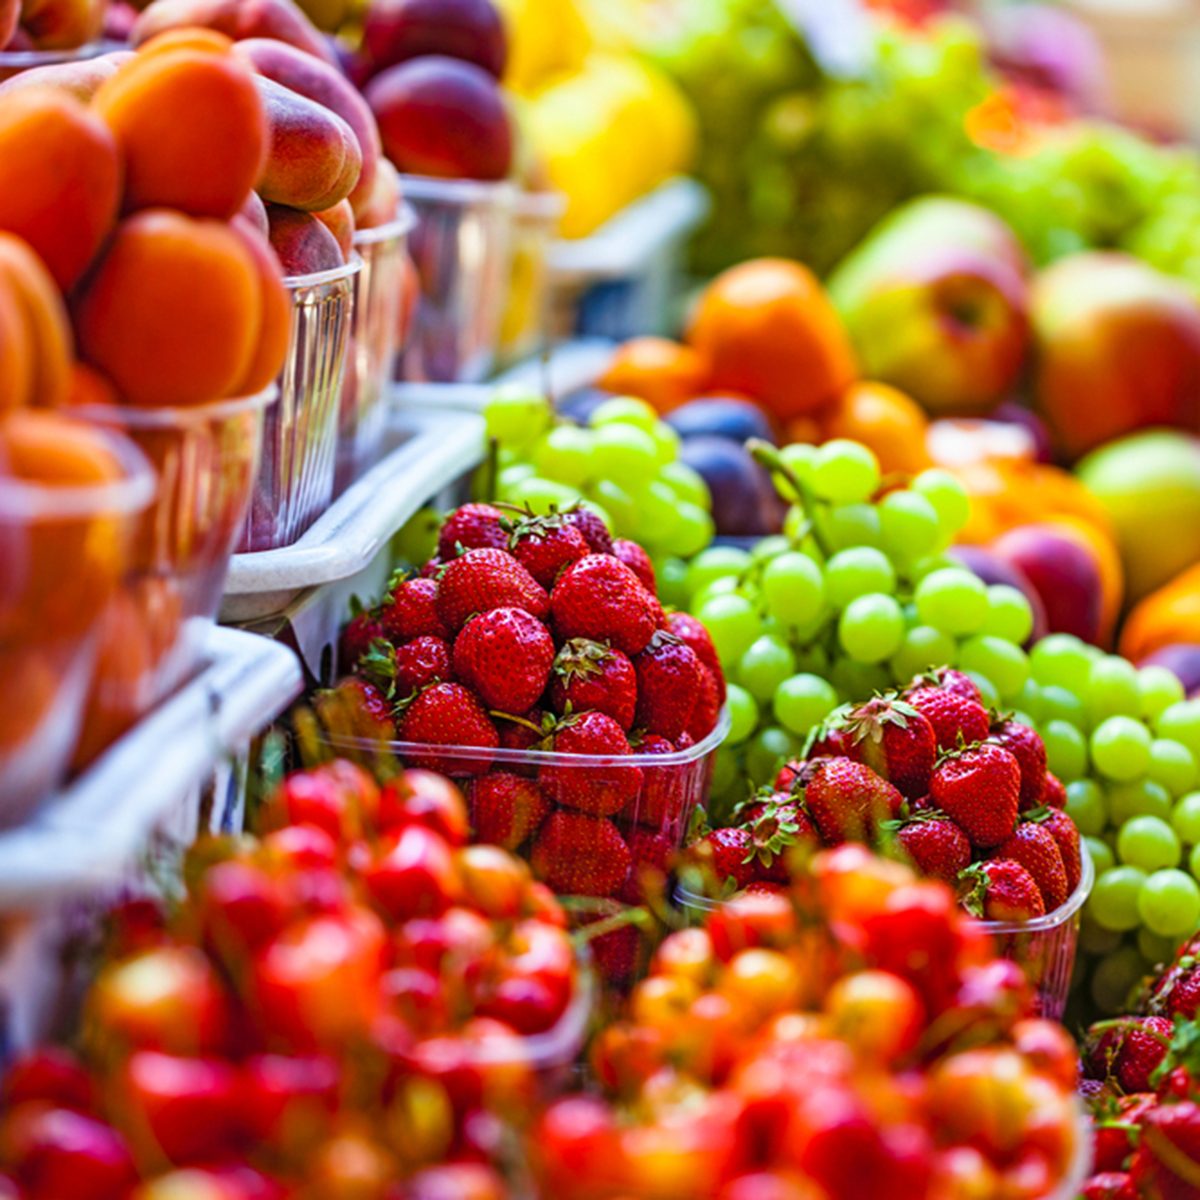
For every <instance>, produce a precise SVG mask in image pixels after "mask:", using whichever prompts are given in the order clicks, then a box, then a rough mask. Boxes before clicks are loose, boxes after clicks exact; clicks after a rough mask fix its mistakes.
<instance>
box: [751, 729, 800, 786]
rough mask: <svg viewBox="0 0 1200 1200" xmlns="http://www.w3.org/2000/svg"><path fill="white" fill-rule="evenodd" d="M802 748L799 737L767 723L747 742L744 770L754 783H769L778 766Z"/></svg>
mask: <svg viewBox="0 0 1200 1200" xmlns="http://www.w3.org/2000/svg"><path fill="white" fill-rule="evenodd" d="M802 748H803V743H802V742H801V741H800V740H799V738H796V737H793V736H792V735H791V734H790V733H788V731H787V730H786V729H780V728H779V726H778V725H768V726H767V727H766V728H765V729H760V730H759V731H758V733H756V734H755V735H754V737H753V738H752V739H751V740H750V742H749V743H747V747H746V772H747V774H748V775H749V776H750V778H751V779H752V780H754V782H755V783H756V784H763V783H770V782H771V780H772V779H774V778H775V774H776V772H777V771H778V770H779V768H780V767H781V766H782V765H783V764H784V763H785V762H787V760H788V759H789V758H795V757H796V756H797V755H798V754H799V753H800V751H801V749H802Z"/></svg>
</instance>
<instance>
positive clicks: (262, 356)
mask: <svg viewBox="0 0 1200 1200" xmlns="http://www.w3.org/2000/svg"><path fill="white" fill-rule="evenodd" d="M231 228H232V230H233V232H234V233H236V234H237V236H238V238H239V240H240V241H241V243H242V245H243V246H245V248H246V250H247V252H248V253H249V255H250V258H251V260H252V261H253V263H254V270H255V273H256V274H257V277H258V288H259V293H258V294H259V300H260V302H261V306H262V317H261V320H260V322H259V333H258V339H257V341H256V343H255V347H254V354H253V356H252V358H251V360H250V365H249V366H248V367H247V368H246V372H245V374H244V375H243V376H242V379H241V382H240V383H239V384H238V386H237V388H236V389H235V390H236V391H237V392H238V393H239V394H241V395H245V396H250V395H253V394H254V393H256V392H261V391H262V389H263V388H265V387H266V386H267V385H268V384H269V383H270V382H271V381H272V380H273V379H275V378H276V376H278V374H279V372H280V371H281V370H283V362H284V359H285V357H286V356H287V348H288V339H289V337H290V335H291V330H292V298H291V294H290V293H289V292H288V290H287V288H285V287H284V286H283V268H282V267H281V266H280V265H279V259H278V258H277V257H276V255H275V251H274V250H272V249H271V246H270V244H269V243H268V242H267V240H266V239H265V238H264V237H262V236H261V235H260V234H259V232H258V231H257V230H256V229H254V228H252V227H251V226H250V223H249V221H248V220H247V218H245V217H238V218H236V219H235V220H234V221H233V223H232V225H231Z"/></svg>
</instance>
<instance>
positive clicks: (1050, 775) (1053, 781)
mask: <svg viewBox="0 0 1200 1200" xmlns="http://www.w3.org/2000/svg"><path fill="white" fill-rule="evenodd" d="M1041 804H1042V805H1043V806H1045V807H1046V808H1060V809H1061V808H1066V807H1067V788H1066V785H1065V784H1064V783H1063V781H1062V780H1061V779H1059V777H1058V776H1057V775H1055V774H1054V772H1053V771H1047V772H1046V782H1045V783H1044V784H1042V798H1041Z"/></svg>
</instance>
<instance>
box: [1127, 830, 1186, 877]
mask: <svg viewBox="0 0 1200 1200" xmlns="http://www.w3.org/2000/svg"><path fill="white" fill-rule="evenodd" d="M1117 854H1118V855H1119V856H1120V859H1121V861H1122V862H1124V863H1128V864H1129V865H1130V866H1132V867H1141V868H1142V870H1143V871H1157V870H1159V868H1161V867H1173V866H1175V865H1176V864H1177V863H1178V862H1179V859H1180V856H1181V854H1182V848H1181V847H1180V845H1179V837H1178V835H1177V834H1176V833H1175V830H1174V829H1172V828H1171V826H1170V825H1168V824H1167V823H1166V821H1164V820H1163V819H1162V818H1161V817H1134V818H1133V819H1132V820H1131V821H1126V822H1125V824H1124V825H1122V826H1121V831H1120V833H1118V834H1117Z"/></svg>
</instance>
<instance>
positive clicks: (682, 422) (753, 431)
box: [665, 396, 775, 445]
mask: <svg viewBox="0 0 1200 1200" xmlns="http://www.w3.org/2000/svg"><path fill="white" fill-rule="evenodd" d="M665 420H666V422H667V424H668V425H670V426H671V428H672V429H674V430H675V432H676V433H678V434H679V436H680V437H682V438H691V437H702V436H711V437H722V438H728V439H729V440H730V441H732V442H745V441H746V440H747V439H749V438H761V439H762V440H763V441H766V442H770V443H771V444H772V445H774V444H775V432H774V430H773V429H772V428H771V422H770V421H769V420H768V419H767V415H766V413H764V412H763V410H762V409H761V408H759V407H758V405H757V404H755V403H754V402H753V401H752V400H741V399H738V398H736V397H733V396H702V397H700V399H698V400H689V401H688V402H687V403H686V404H681V405H680V406H679V407H678V408H676V409H674V410H673V411H672V412H669V413H668V414H667V416H666V418H665Z"/></svg>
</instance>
